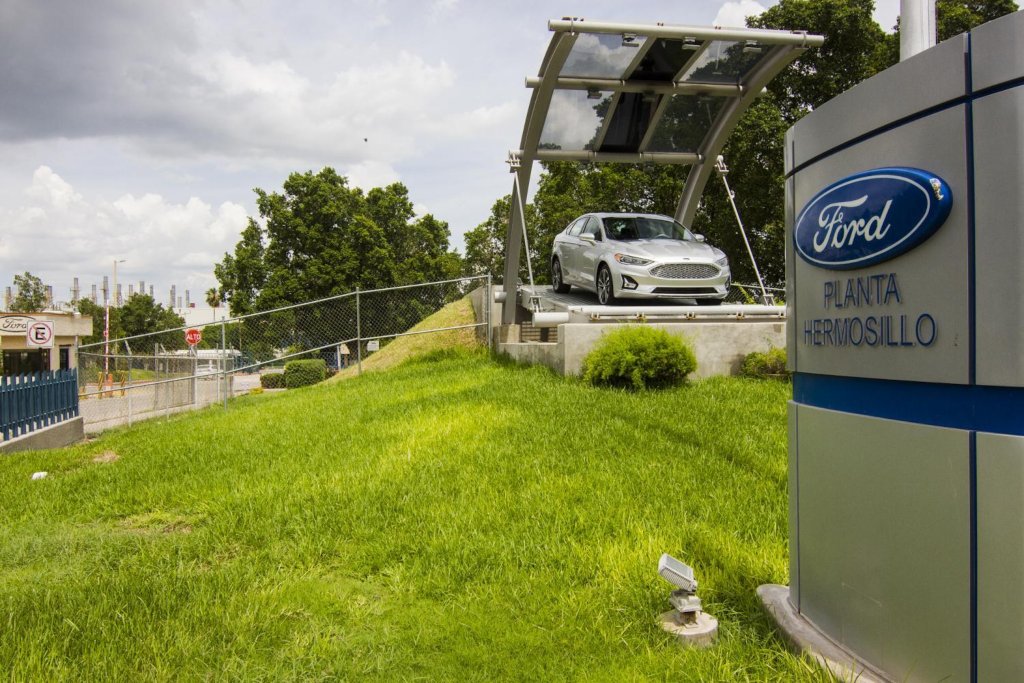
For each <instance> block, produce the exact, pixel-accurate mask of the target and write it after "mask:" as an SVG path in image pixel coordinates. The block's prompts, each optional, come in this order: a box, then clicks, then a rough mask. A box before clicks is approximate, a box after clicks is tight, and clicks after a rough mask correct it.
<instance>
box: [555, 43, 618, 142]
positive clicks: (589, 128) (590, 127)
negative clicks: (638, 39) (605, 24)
mask: <svg viewBox="0 0 1024 683" xmlns="http://www.w3.org/2000/svg"><path fill="white" fill-rule="evenodd" d="M620 40H621V38H620ZM596 94H598V95H599V97H596V98H595V97H591V93H590V92H588V91H586V90H556V91H554V92H553V93H551V106H550V107H549V108H548V115H547V118H545V120H544V130H543V131H542V132H541V134H540V146H539V147H540V149H566V150H591V149H594V146H593V143H594V140H595V138H597V135H598V133H599V132H600V131H601V127H602V125H603V124H604V117H605V115H606V114H607V113H608V109H609V107H610V106H611V102H612V95H613V93H611V92H607V91H600V92H597V93H596Z"/></svg>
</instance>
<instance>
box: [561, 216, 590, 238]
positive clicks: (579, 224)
mask: <svg viewBox="0 0 1024 683" xmlns="http://www.w3.org/2000/svg"><path fill="white" fill-rule="evenodd" d="M586 223H587V219H586V217H585V216H584V217H583V218H577V219H576V222H575V223H573V224H572V225H571V226H569V229H568V230H566V233H567V234H569V235H572V236H573V237H576V236H577V235H579V234H580V231H582V230H583V226H584V225H586Z"/></svg>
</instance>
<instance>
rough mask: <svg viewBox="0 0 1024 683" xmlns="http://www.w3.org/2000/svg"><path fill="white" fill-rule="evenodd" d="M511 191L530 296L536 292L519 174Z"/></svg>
mask: <svg viewBox="0 0 1024 683" xmlns="http://www.w3.org/2000/svg"><path fill="white" fill-rule="evenodd" d="M512 190H513V191H514V196H513V197H512V200H513V201H514V202H516V208H518V209H519V216H520V222H521V223H522V228H523V249H524V250H525V251H526V272H527V274H528V275H529V276H530V295H531V296H532V295H533V294H535V293H536V292H534V291H533V266H532V265H531V264H530V238H529V236H528V235H527V232H526V206H525V205H524V204H523V193H522V192H521V191H520V189H519V174H516V176H515V179H514V180H513V181H512Z"/></svg>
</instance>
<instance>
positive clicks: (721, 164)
mask: <svg viewBox="0 0 1024 683" xmlns="http://www.w3.org/2000/svg"><path fill="white" fill-rule="evenodd" d="M715 170H716V171H718V175H719V176H721V178H722V184H723V185H725V196H726V197H728V198H729V205H730V206H732V213H733V215H734V216H736V224H737V225H739V226H740V235H742V236H743V244H745V245H747V254H748V255H749V256H750V263H751V265H753V266H754V275H756V276H757V284H758V286H760V287H761V303H763V304H768V303H774V302H769V301H768V292H767V290H765V288H764V280H762V279H761V271H760V270H758V268H757V260H756V259H755V258H754V251H753V250H752V249H751V248H750V241H749V240H748V239H747V231H746V230H745V229H744V228H743V221H742V220H741V219H740V212H739V210H738V209H737V208H736V201H735V199H734V197H735V196H736V195H735V193H734V192H733V191H732V190H731V189H729V181H728V180H726V179H725V175H726V174H727V173H728V172H729V169H728V167H726V165H725V158H724V157H722V156H719V157H718V162H717V163H716V164H715Z"/></svg>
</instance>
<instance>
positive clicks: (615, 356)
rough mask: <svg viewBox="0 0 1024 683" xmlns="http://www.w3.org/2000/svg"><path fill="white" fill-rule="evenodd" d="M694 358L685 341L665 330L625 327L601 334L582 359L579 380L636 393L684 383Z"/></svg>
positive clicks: (691, 369)
mask: <svg viewBox="0 0 1024 683" xmlns="http://www.w3.org/2000/svg"><path fill="white" fill-rule="evenodd" d="M696 369H697V358H696V356H694V354H693V349H692V348H691V346H690V345H689V343H687V342H686V341H685V340H683V339H681V338H680V337H677V336H673V335H671V334H669V333H668V332H666V331H665V330H658V329H655V328H653V327H646V326H629V327H624V328H622V329H621V330H616V331H615V332H611V333H610V334H607V335H605V337H604V339H602V340H601V341H600V342H599V343H598V344H597V346H595V347H594V350H593V351H591V352H590V353H589V354H587V357H586V358H585V359H584V360H583V379H585V380H586V381H588V382H590V383H591V384H593V385H595V386H610V387H621V388H623V389H632V390H634V391H640V390H643V389H663V388H666V387H672V386H676V385H679V384H683V383H685V382H686V376H687V375H689V374H690V373H691V372H693V371H694V370H696Z"/></svg>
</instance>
